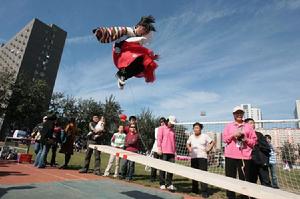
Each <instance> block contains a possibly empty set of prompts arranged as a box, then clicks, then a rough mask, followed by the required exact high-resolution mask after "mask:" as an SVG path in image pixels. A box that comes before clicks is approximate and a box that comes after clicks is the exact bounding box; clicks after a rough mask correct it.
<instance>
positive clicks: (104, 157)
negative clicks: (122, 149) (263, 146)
mask: <svg viewBox="0 0 300 199" xmlns="http://www.w3.org/2000/svg"><path fill="white" fill-rule="evenodd" d="M30 153H31V154H34V152H33V147H31V149H30ZM51 153H52V152H51V151H50V152H49V154H48V160H47V161H48V162H50V159H51ZM34 157H35V155H33V158H34ZM84 157H85V152H74V155H73V156H72V157H71V160H70V163H69V168H70V169H76V170H77V169H80V168H81V167H82V165H83V162H84ZM108 158H109V155H108V154H105V153H102V154H101V172H102V173H103V172H104V170H105V168H106V166H107V162H108ZM56 162H57V163H58V165H62V164H63V163H64V154H61V153H58V152H57V156H56ZM93 167H94V156H92V158H91V164H90V169H91V170H92V169H93ZM209 170H210V171H211V172H215V173H219V174H224V169H222V168H217V167H211V168H209ZM278 172H279V175H278V181H279V185H280V187H281V188H282V189H284V190H289V191H291V192H295V193H298V194H299V189H297V188H299V186H300V170H299V169H294V170H292V171H290V172H289V171H284V170H282V169H281V168H280V169H278ZM133 182H134V183H137V184H141V185H143V186H146V187H153V188H159V181H156V182H150V173H149V172H147V171H145V166H144V165H141V164H136V167H135V175H134V180H133ZM173 183H174V185H175V186H176V187H177V192H181V193H186V194H190V195H191V196H196V195H195V194H193V193H191V188H192V181H191V180H189V179H187V178H184V177H181V176H177V175H175V176H174V177H173ZM209 192H210V194H211V195H210V197H209V198H212V199H217V198H218V199H219V198H226V195H225V193H226V192H225V190H223V189H220V188H218V187H213V186H209Z"/></svg>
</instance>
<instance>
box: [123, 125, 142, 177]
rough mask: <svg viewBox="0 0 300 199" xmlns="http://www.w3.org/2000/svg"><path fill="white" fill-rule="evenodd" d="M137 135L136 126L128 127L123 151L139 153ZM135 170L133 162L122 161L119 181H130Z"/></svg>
mask: <svg viewBox="0 0 300 199" xmlns="http://www.w3.org/2000/svg"><path fill="white" fill-rule="evenodd" d="M139 138H140V137H139V135H138V132H137V130H136V126H135V125H134V124H131V125H130V126H129V132H128V134H127V135H126V138H125V150H126V151H130V152H134V153H137V152H138V151H139ZM134 169H135V162H133V161H130V160H127V159H123V160H122V169H121V179H125V178H126V180H128V181H131V180H132V177H133V174H134Z"/></svg>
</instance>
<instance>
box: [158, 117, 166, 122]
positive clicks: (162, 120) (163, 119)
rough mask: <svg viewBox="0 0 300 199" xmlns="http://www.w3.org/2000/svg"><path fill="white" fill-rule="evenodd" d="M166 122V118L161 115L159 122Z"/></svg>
mask: <svg viewBox="0 0 300 199" xmlns="http://www.w3.org/2000/svg"><path fill="white" fill-rule="evenodd" d="M162 122H163V123H166V122H167V120H166V118H164V117H161V118H159V123H162Z"/></svg>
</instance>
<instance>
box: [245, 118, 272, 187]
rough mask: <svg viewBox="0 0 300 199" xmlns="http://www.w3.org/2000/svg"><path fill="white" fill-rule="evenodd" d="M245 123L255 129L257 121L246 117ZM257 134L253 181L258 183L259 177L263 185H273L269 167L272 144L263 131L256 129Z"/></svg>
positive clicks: (254, 148) (252, 172)
mask: <svg viewBox="0 0 300 199" xmlns="http://www.w3.org/2000/svg"><path fill="white" fill-rule="evenodd" d="M245 123H248V124H250V125H251V126H252V128H253V129H254V130H255V121H254V120H253V119H252V118H247V119H245ZM255 134H256V137H257V143H256V145H254V147H253V150H252V166H251V177H252V180H251V182H253V183H257V179H258V178H259V181H260V184H261V185H264V186H267V187H271V181H270V177H269V169H268V165H269V157H270V151H271V150H270V146H269V144H268V142H267V140H266V138H265V136H264V135H263V134H262V133H260V132H258V131H255Z"/></svg>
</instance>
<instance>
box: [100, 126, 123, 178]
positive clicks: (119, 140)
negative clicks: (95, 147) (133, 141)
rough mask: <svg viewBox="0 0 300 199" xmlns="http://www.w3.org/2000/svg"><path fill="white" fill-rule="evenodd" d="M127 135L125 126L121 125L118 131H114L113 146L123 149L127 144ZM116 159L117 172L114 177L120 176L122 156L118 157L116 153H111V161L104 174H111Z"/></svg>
mask: <svg viewBox="0 0 300 199" xmlns="http://www.w3.org/2000/svg"><path fill="white" fill-rule="evenodd" d="M125 137H126V134H125V133H124V126H123V125H119V128H118V132H117V133H114V135H113V136H112V138H111V146H112V147H115V148H119V149H123V148H124V146H125ZM114 161H115V174H114V178H116V177H118V176H119V165H120V158H119V157H116V155H115V154H110V157H109V161H108V164H107V167H106V169H105V172H104V175H103V176H109V172H110V169H111V167H112V165H113V163H114Z"/></svg>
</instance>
